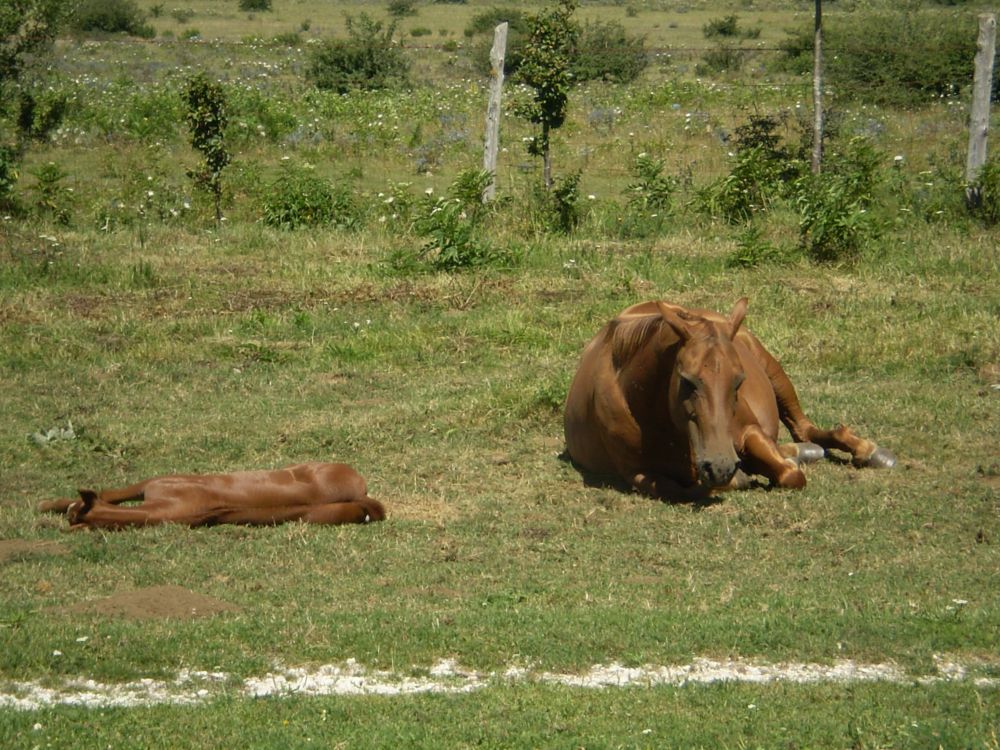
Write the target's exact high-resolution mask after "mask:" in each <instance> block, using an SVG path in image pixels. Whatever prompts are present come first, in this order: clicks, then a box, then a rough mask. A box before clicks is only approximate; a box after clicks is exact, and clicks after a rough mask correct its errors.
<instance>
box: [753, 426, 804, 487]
mask: <svg viewBox="0 0 1000 750" xmlns="http://www.w3.org/2000/svg"><path fill="white" fill-rule="evenodd" d="M738 452H739V454H740V458H741V459H742V461H743V463H744V464H745V465H746V468H747V470H748V472H749V473H751V474H760V475H761V476H765V477H767V478H768V479H769V480H771V482H772V484H775V485H777V486H778V487H785V488H787V489H795V490H798V489H802V488H803V487H805V486H806V475H805V474H803V473H802V470H801V469H800V468H799V464H798V461H796V460H795V459H793V458H791V457H788V456H785V455H784V453H783V450H782V449H781V448H779V447H778V446H777V444H776V443H775V442H774V441H773V440H771V438H769V437H768V436H767V435H765V434H764V432H763V431H762V430H761V429H760V427H759V426H757V425H751V426H749V427H747V428H746V429H745V430H744V431H743V435H742V436H741V439H740V445H739V446H738Z"/></svg>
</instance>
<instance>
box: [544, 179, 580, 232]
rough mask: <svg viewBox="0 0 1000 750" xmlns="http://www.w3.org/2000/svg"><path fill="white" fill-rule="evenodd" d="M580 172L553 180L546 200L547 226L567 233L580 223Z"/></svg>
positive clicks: (555, 230)
mask: <svg viewBox="0 0 1000 750" xmlns="http://www.w3.org/2000/svg"><path fill="white" fill-rule="evenodd" d="M580 177H581V174H580V172H575V173H574V174H571V175H567V176H566V177H562V178H560V179H557V180H555V181H554V183H553V185H552V189H551V190H550V191H549V195H548V199H547V200H546V208H547V209H548V211H547V213H548V216H547V219H548V228H549V229H550V230H552V231H554V232H559V233H561V234H569V233H570V232H572V231H573V230H574V229H575V228H576V225H577V224H579V223H580Z"/></svg>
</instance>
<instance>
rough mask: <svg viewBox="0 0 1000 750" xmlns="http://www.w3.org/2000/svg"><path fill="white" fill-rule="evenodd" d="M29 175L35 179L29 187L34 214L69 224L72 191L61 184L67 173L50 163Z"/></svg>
mask: <svg viewBox="0 0 1000 750" xmlns="http://www.w3.org/2000/svg"><path fill="white" fill-rule="evenodd" d="M30 174H31V176H32V177H34V178H35V184H34V185H32V186H31V192H32V194H33V195H34V203H33V205H34V209H35V213H36V214H37V215H38V216H41V217H46V218H50V219H52V220H53V221H55V222H57V223H59V224H63V225H66V224H69V220H70V216H71V213H72V204H73V191H72V190H71V189H70V188H68V187H67V186H66V185H65V184H64V182H63V181H64V180H65V179H66V177H67V176H68V174H67V172H65V171H64V170H63V168H62V167H60V166H59V165H58V164H56V163H55V162H51V161H50V162H47V163H45V164H43V165H42V166H40V167H38V169H36V170H34V171H32V172H31V173H30Z"/></svg>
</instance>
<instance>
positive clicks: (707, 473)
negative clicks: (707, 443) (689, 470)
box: [698, 461, 739, 487]
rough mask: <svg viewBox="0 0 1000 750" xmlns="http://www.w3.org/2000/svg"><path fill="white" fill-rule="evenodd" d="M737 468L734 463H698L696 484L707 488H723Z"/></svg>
mask: <svg viewBox="0 0 1000 750" xmlns="http://www.w3.org/2000/svg"><path fill="white" fill-rule="evenodd" d="M737 468H739V467H738V466H737V464H736V462H735V461H699V462H698V482H699V484H703V485H706V486H708V487H723V486H725V485H727V484H729V482H730V481H732V478H733V477H734V476H735V475H736V469H737Z"/></svg>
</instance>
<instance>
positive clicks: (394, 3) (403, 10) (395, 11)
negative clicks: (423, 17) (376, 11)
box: [386, 0, 417, 18]
mask: <svg viewBox="0 0 1000 750" xmlns="http://www.w3.org/2000/svg"><path fill="white" fill-rule="evenodd" d="M386 10H387V11H388V12H389V15H390V16H393V17H394V18H402V17H403V16H415V15H417V3H416V0H389V5H388V7H387V8H386Z"/></svg>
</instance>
